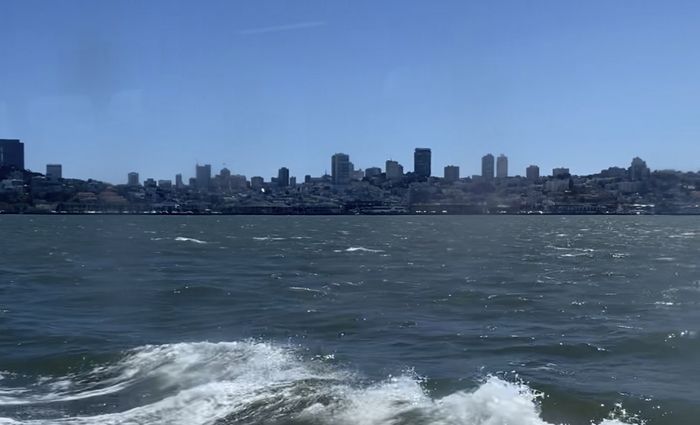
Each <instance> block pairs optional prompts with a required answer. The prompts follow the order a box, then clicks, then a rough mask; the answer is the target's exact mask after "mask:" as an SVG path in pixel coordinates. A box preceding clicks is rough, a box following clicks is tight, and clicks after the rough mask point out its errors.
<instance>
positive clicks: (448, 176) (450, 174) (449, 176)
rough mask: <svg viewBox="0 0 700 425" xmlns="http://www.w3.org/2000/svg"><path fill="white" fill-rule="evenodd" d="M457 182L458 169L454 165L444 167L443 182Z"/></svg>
mask: <svg viewBox="0 0 700 425" xmlns="http://www.w3.org/2000/svg"><path fill="white" fill-rule="evenodd" d="M457 180H459V167H458V166H456V165H448V166H447V167H445V181H446V182H455V181H457Z"/></svg>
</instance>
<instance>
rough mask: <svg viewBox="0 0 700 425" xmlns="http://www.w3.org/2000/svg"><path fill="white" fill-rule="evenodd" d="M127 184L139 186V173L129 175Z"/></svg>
mask: <svg viewBox="0 0 700 425" xmlns="http://www.w3.org/2000/svg"><path fill="white" fill-rule="evenodd" d="M127 184H128V185H129V186H138V185H139V184H141V183H140V180H139V173H136V172H133V171H132V172H131V173H129V175H128V176H127Z"/></svg>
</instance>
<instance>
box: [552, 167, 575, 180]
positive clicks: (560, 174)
mask: <svg viewBox="0 0 700 425" xmlns="http://www.w3.org/2000/svg"><path fill="white" fill-rule="evenodd" d="M570 175H571V173H569V169H568V168H565V167H558V168H554V169H552V177H556V178H566V177H569V176H570Z"/></svg>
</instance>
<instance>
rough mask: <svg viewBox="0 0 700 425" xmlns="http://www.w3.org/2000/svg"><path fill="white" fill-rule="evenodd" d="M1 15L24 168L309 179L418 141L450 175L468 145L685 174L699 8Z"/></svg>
mask: <svg viewBox="0 0 700 425" xmlns="http://www.w3.org/2000/svg"><path fill="white" fill-rule="evenodd" d="M3 16H4V17H5V18H6V19H5V24H4V25H3V26H2V27H1V28H0V40H3V41H5V42H6V43H7V44H5V43H2V42H0V51H2V53H3V62H4V63H5V64H6V66H3V67H2V69H1V70H0V81H2V82H3V83H4V84H3V90H2V91H1V92H0V135H2V137H12V138H19V139H21V140H24V141H26V142H27V143H29V144H31V145H32V146H33V148H32V150H31V151H30V152H27V156H26V158H27V167H28V168H30V169H36V170H40V169H42V168H43V166H44V164H47V163H52V162H61V163H62V164H63V166H64V170H65V173H67V174H69V175H72V176H75V177H78V178H89V177H92V178H97V179H100V180H105V181H117V180H121V179H123V177H122V176H123V174H124V172H125V171H126V170H124V169H123V168H124V167H128V169H134V170H140V171H141V173H142V174H143V175H153V176H172V175H174V174H176V173H178V172H182V171H186V172H187V173H189V172H190V171H189V170H190V165H191V164H192V163H193V162H199V163H209V164H211V165H212V166H213V167H214V168H215V169H219V168H221V167H223V165H224V164H225V165H226V166H227V167H228V168H230V169H231V170H234V172H239V173H242V174H245V175H256V174H260V175H265V176H274V175H275V173H276V172H277V170H278V168H279V167H280V166H283V165H286V166H288V167H289V168H290V170H292V173H294V174H296V175H305V174H312V175H319V174H322V173H323V172H324V171H325V170H326V168H327V167H328V165H327V164H328V161H327V157H328V156H329V155H331V154H332V153H334V152H343V151H347V152H348V153H350V154H351V155H352V156H353V159H354V162H355V164H356V165H357V166H362V167H363V168H366V167H371V166H381V164H382V161H384V160H385V159H387V158H392V159H394V160H397V161H398V162H400V163H402V164H411V155H412V154H413V152H412V149H413V148H414V147H416V146H430V147H431V149H432V159H433V163H434V164H452V165H456V166H460V169H461V172H462V174H463V175H472V174H478V172H479V168H480V167H479V163H478V161H475V160H473V158H478V157H479V156H481V155H483V153H484V152H493V153H494V154H496V155H497V154H498V153H500V152H507V153H508V154H509V157H510V158H511V159H510V162H509V169H511V170H524V169H525V167H527V166H528V165H529V164H532V163H537V164H539V165H540V167H541V168H542V169H543V170H547V169H551V168H553V167H557V166H561V165H565V166H567V167H570V169H571V170H573V171H574V172H576V173H578V174H589V173H594V172H596V171H598V170H597V168H599V164H600V163H601V162H604V163H606V164H619V165H623V164H626V163H627V161H628V160H629V158H630V157H633V156H640V157H642V158H648V159H651V158H653V162H654V165H655V167H656V168H658V169H665V168H674V169H680V170H693V171H694V170H697V169H698V165H699V160H698V158H700V143H698V141H699V140H700V121H699V120H698V119H697V113H696V111H697V110H700V96H698V93H699V92H700V81H699V80H698V79H697V75H698V74H700V57H698V55H697V54H695V51H696V49H697V46H696V43H695V40H697V39H700V27H699V26H698V25H697V22H698V21H699V20H700V4H697V3H696V2H686V1H677V2H673V3H664V4H661V3H640V2H630V1H621V2H605V1H596V0H594V1H591V2H585V3H570V2H569V3H553V2H543V1H534V2H530V3H528V4H524V3H522V2H517V1H507V0H504V1H498V2H488V3H480V2H462V1H450V0H446V1H445V2H442V3H441V5H440V7H434V5H431V4H428V3H422V2H412V3H406V2H396V1H381V2H370V1H362V0H360V1H356V2H347V3H342V2H333V3H330V4H329V3H327V2H321V1H317V0H309V1H306V2H303V3H302V2H295V4H294V6H292V5H290V4H288V3H285V2H281V1H275V0H273V1H271V2H269V3H267V6H266V7H260V6H259V5H258V4H257V2H245V1H242V2H227V1H207V2H191V1H164V0H154V1H152V2H108V3H103V4H96V3H94V2H90V1H84V0H66V1H62V2H58V3H57V2H50V1H39V0H31V1H16V0H8V1H6V2H3ZM285 163H286V164H285ZM520 173H522V171H520Z"/></svg>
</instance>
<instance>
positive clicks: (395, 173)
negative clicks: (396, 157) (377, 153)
mask: <svg viewBox="0 0 700 425" xmlns="http://www.w3.org/2000/svg"><path fill="white" fill-rule="evenodd" d="M385 167H386V178H387V180H401V179H402V178H403V166H402V165H401V164H399V163H398V161H393V160H391V159H390V160H388V161H387V162H386V164H385Z"/></svg>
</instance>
